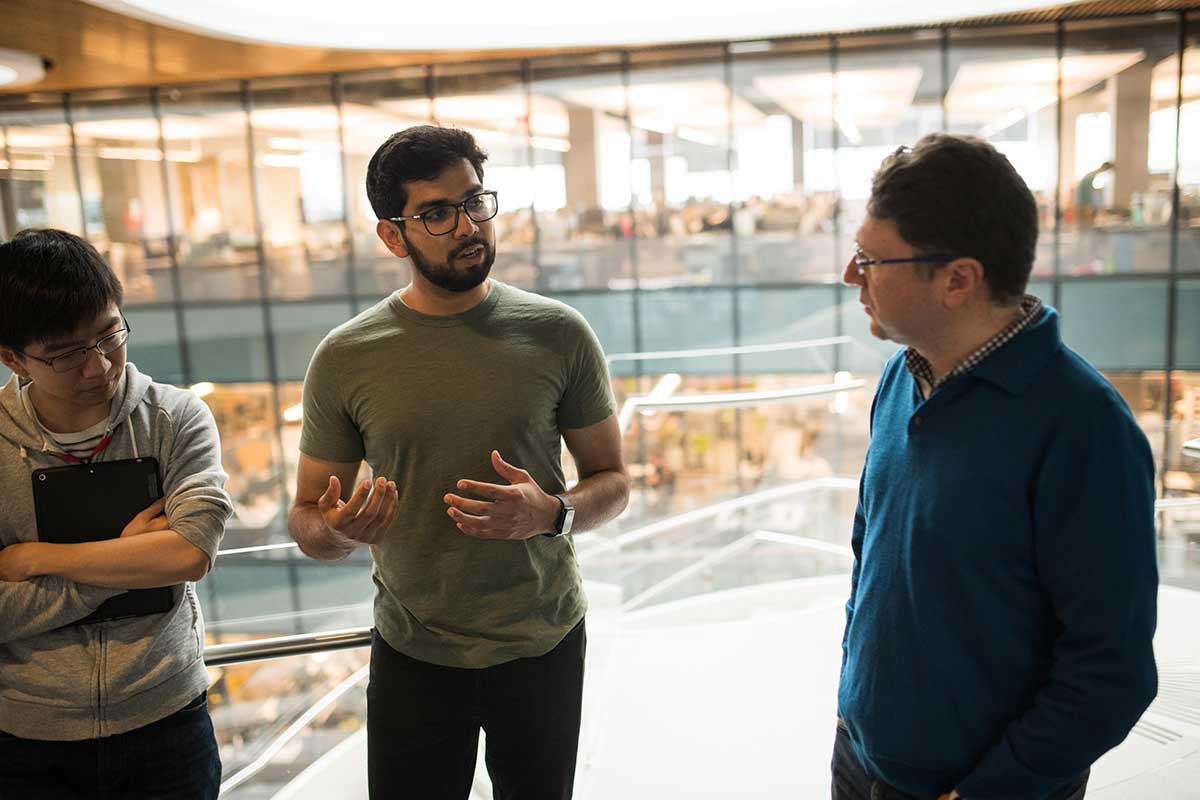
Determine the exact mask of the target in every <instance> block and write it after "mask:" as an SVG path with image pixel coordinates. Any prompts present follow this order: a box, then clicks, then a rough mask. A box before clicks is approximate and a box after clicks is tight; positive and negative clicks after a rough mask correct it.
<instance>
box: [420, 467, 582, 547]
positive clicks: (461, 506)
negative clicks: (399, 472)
mask: <svg viewBox="0 0 1200 800" xmlns="http://www.w3.org/2000/svg"><path fill="white" fill-rule="evenodd" d="M492 467H493V468H494V469H495V470H496V473H497V474H498V475H499V476H500V477H501V478H504V479H505V480H507V481H508V482H509V483H510V484H511V485H510V486H504V485H501V484H496V483H480V482H479V481H468V480H462V481H459V482H458V490H459V491H460V492H469V493H471V494H473V495H476V496H478V497H482V498H484V499H483V500H472V499H470V498H467V497H462V496H461V495H457V494H447V495H446V496H445V497H443V498H442V500H444V501H445V503H446V505H448V506H449V508H447V509H446V513H447V514H449V515H450V518H451V519H453V520H454V522H455V524H456V525H457V526H458V529H459V530H460V531H462V532H463V533H465V534H467V535H468V536H474V537H476V538H479V539H508V540H521V539H531V538H533V537H534V536H538V535H540V534H543V533H550V532H551V531H553V530H554V523H555V522H556V521H557V520H558V512H559V511H560V510H561V509H562V504H561V503H559V502H558V499H557V498H555V497H554V495H550V494H546V493H545V492H543V491H542V489H541V487H540V486H538V485H537V482H536V481H534V479H533V477H532V476H530V474H529V473H528V472H526V471H525V470H523V469H521V468H520V467H514V466H513V465H512V464H509V463H508V462H507V461H505V460H504V459H503V458H501V457H500V453H499V452H498V451H496V450H493V451H492Z"/></svg>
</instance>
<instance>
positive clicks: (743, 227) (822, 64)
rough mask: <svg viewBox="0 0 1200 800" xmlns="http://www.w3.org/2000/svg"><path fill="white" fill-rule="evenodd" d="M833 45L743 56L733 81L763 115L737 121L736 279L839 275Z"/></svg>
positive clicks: (744, 99)
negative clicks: (831, 59) (832, 178)
mask: <svg viewBox="0 0 1200 800" xmlns="http://www.w3.org/2000/svg"><path fill="white" fill-rule="evenodd" d="M831 70H832V62H831V61H830V54H829V50H828V45H827V43H824V42H822V43H820V44H819V45H817V46H815V47H814V46H813V45H812V44H809V45H808V46H807V47H806V48H805V49H804V50H799V51H797V48H796V47H795V46H793V47H792V48H787V47H785V46H783V45H781V44H780V45H775V46H773V47H772V48H771V49H770V51H769V52H768V53H766V54H762V55H757V54H756V55H753V56H749V55H746V56H735V58H734V61H733V87H734V92H735V93H736V96H737V97H738V98H739V100H738V101H739V102H745V103H748V104H749V105H750V106H751V107H752V108H753V109H754V110H755V111H756V112H757V114H753V115H752V114H746V113H745V112H743V115H742V116H741V117H740V118H739V119H737V120H735V129H734V137H733V148H734V153H733V158H734V164H735V167H734V176H733V177H734V189H733V191H734V203H735V210H734V217H733V226H734V230H735V231H736V233H737V248H738V280H739V281H742V282H744V283H771V282H793V281H797V280H813V279H820V280H835V279H836V276H837V274H839V273H840V272H841V268H842V264H841V263H840V262H839V261H838V258H837V256H836V254H835V253H834V219H833V218H834V213H835V209H836V207H837V192H836V187H835V186H834V185H833V182H832V181H831V180H830V176H831V175H832V174H833V172H834V165H833V151H832V149H831V148H830V143H831V142H832V141H833V138H832V137H833V126H834V107H833V89H834V80H833V73H832V71H831Z"/></svg>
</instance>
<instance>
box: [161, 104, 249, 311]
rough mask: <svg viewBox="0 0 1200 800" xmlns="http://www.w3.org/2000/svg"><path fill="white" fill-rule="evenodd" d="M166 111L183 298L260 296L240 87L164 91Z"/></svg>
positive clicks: (173, 219) (169, 180) (245, 297)
mask: <svg viewBox="0 0 1200 800" xmlns="http://www.w3.org/2000/svg"><path fill="white" fill-rule="evenodd" d="M162 114H163V124H162V127H163V137H164V139H165V141H166V150H167V185H168V187H169V189H170V192H171V214H172V222H173V225H174V229H175V240H176V250H177V254H178V255H177V257H178V261H179V278H180V282H181V286H182V292H183V298H184V301H185V302H187V301H191V300H250V299H254V298H256V297H259V296H260V295H261V294H262V292H261V288H260V282H259V274H258V233H257V228H256V226H255V222H254V202H253V197H252V194H251V189H250V166H249V157H248V155H247V153H248V150H247V140H246V125H247V121H246V113H245V111H244V109H243V107H242V95H241V90H240V87H239V86H238V85H237V84H222V85H216V86H210V87H204V88H202V89H193V88H185V89H172V90H169V91H166V92H163V94H162Z"/></svg>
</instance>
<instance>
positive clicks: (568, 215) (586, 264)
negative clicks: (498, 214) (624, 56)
mask: <svg viewBox="0 0 1200 800" xmlns="http://www.w3.org/2000/svg"><path fill="white" fill-rule="evenodd" d="M624 91H625V90H624V79H623V77H622V73H621V64H620V59H619V58H618V57H617V56H615V55H607V56H592V57H588V58H571V59H555V60H548V61H546V62H538V63H537V64H535V65H534V68H533V82H532V85H531V87H530V93H531V95H532V96H533V98H534V103H535V106H534V109H533V114H532V116H531V117H530V125H531V131H532V137H531V142H532V146H533V153H534V167H533V174H534V182H533V198H532V200H533V206H534V208H535V209H536V212H537V225H538V269H537V279H538V284H537V288H538V289H539V290H544V291H558V290H565V289H585V288H606V287H608V286H610V285H612V286H621V285H629V281H630V279H631V277H632V275H633V261H632V259H633V254H632V251H631V248H630V239H629V236H628V230H627V229H628V225H627V224H626V225H625V226H624V228H623V227H622V220H625V222H626V223H627V222H628V214H629V204H630V199H631V196H630V184H629V180H630V166H629V165H630V157H631V155H630V145H629V133H628V130H627V125H626V121H625V108H624V101H623V97H624ZM589 98H591V99H593V100H595V99H596V98H607V99H608V101H609V102H607V103H604V104H595V103H592V104H589V103H588V102H587V100H588V99H589ZM614 99H618V102H613V100H614Z"/></svg>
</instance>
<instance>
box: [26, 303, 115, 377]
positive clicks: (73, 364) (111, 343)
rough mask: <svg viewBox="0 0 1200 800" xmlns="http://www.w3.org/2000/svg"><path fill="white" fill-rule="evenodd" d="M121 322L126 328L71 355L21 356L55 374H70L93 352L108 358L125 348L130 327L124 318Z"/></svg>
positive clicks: (27, 354) (102, 337)
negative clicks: (43, 365)
mask: <svg viewBox="0 0 1200 800" xmlns="http://www.w3.org/2000/svg"><path fill="white" fill-rule="evenodd" d="M121 321H122V322H123V323H124V324H125V327H124V328H122V329H121V330H119V331H115V332H113V333H110V334H107V335H105V336H101V337H100V338H99V339H97V340H96V341H95V342H93V343H92V344H91V345H90V346H89V347H81V348H79V349H78V350H72V351H71V352H69V353H63V354H62V355H57V356H55V357H54V358H39V357H38V356H33V355H30V354H29V353H21V355H23V356H25V357H26V358H32V359H33V360H34V361H40V362H42V363H43V364H46V365H47V366H49V367H50V369H52V370H54V371H55V372H70V371H71V370H73V369H78V368H79V367H82V366H83V365H84V364H85V363H86V362H87V360H88V358H89V357H90V356H91V354H92V351H93V350H95V351H96V352H97V353H99V354H100V355H102V356H106V355H108V354H110V353H115V352H116V351H117V350H120V349H121V348H122V347H124V346H125V343H126V342H127V341H129V332H130V327H129V322H128V321H126V320H125V317H124V316H122V317H121Z"/></svg>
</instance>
